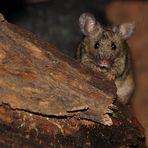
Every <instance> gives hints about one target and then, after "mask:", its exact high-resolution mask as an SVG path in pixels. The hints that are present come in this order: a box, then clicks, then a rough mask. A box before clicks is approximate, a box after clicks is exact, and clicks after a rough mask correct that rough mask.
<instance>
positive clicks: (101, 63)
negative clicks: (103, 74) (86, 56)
mask: <svg viewBox="0 0 148 148" xmlns="http://www.w3.org/2000/svg"><path fill="white" fill-rule="evenodd" d="M97 66H98V67H101V68H106V69H108V68H109V67H110V62H109V59H108V58H105V57H104V58H100V59H98V62H97Z"/></svg>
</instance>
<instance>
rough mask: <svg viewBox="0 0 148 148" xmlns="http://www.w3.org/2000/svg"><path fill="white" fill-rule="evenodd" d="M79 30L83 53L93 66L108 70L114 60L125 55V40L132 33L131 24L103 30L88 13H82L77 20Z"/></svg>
mask: <svg viewBox="0 0 148 148" xmlns="http://www.w3.org/2000/svg"><path fill="white" fill-rule="evenodd" d="M79 24H80V29H81V32H82V33H83V35H84V36H85V38H84V42H85V44H86V45H85V46H86V48H85V50H86V51H85V52H87V53H88V54H89V55H90V57H91V58H92V59H94V60H95V64H96V65H97V66H99V67H101V68H105V69H110V68H111V66H112V64H113V63H114V62H115V59H116V58H117V57H118V56H120V55H121V54H124V53H126V42H125V41H126V40H127V39H128V38H129V37H130V36H131V35H132V33H133V31H134V24H133V23H124V24H121V25H119V26H113V27H108V28H104V27H102V26H101V25H100V23H99V22H97V21H96V19H95V17H94V16H93V15H92V14H90V13H83V14H82V15H81V16H80V18H79Z"/></svg>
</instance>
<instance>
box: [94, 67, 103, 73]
mask: <svg viewBox="0 0 148 148" xmlns="http://www.w3.org/2000/svg"><path fill="white" fill-rule="evenodd" d="M93 70H94V71H96V72H101V69H100V68H99V67H97V66H94V67H93Z"/></svg>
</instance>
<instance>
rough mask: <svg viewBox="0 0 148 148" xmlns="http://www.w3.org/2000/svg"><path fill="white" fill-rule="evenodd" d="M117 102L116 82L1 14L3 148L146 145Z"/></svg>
mask: <svg viewBox="0 0 148 148" xmlns="http://www.w3.org/2000/svg"><path fill="white" fill-rule="evenodd" d="M115 98H116V87H115V84H114V82H113V81H109V80H107V79H106V77H105V76H104V75H102V74H101V73H95V72H93V71H91V70H90V69H87V68H85V67H84V66H83V65H81V64H79V63H77V62H76V61H75V60H73V59H71V58H69V57H67V56H65V55H63V54H62V53H60V52H59V51H58V50H57V49H56V48H55V47H54V46H53V45H50V44H49V43H47V42H45V41H42V40H40V39H39V38H38V37H36V36H34V35H33V34H32V33H30V32H28V31H26V30H23V29H20V28H18V27H16V26H15V25H12V24H10V23H8V22H7V21H6V20H5V19H4V18H3V16H2V15H0V145H1V146H12V147H13V146H14V147H16V146H18V147H20V146H32V147H37V146H44V147H49V146H50V147H51V146H53V147H62V146H64V147H96V146H100V147H121V146H127V145H129V146H130V145H138V146H141V147H144V140H143V138H144V136H143V130H142V128H141V126H140V125H137V123H138V122H137V121H136V119H135V118H134V117H133V115H132V114H131V111H130V110H129V109H128V107H127V106H122V105H121V104H120V103H118V102H117V103H114V101H115ZM115 108H116V109H115ZM117 108H118V109H117ZM113 109H115V110H114V111H113ZM125 119H127V120H125ZM114 132H115V133H114ZM112 137H113V138H112Z"/></svg>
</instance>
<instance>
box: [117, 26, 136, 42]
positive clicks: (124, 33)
mask: <svg viewBox="0 0 148 148" xmlns="http://www.w3.org/2000/svg"><path fill="white" fill-rule="evenodd" d="M134 29H135V24H134V23H124V24H121V25H120V26H119V33H120V35H121V37H122V38H123V39H125V40H126V39H128V38H129V37H130V36H131V35H132V34H133V32H134Z"/></svg>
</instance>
